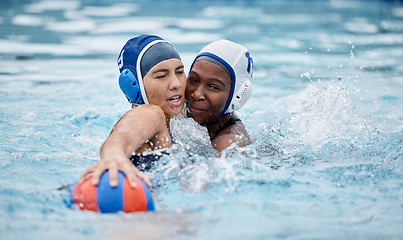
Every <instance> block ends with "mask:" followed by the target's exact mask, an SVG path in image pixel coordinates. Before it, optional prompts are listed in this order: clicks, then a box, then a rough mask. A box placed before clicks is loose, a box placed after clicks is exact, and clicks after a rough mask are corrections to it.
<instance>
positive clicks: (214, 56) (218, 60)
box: [186, 40, 253, 151]
mask: <svg viewBox="0 0 403 240" xmlns="http://www.w3.org/2000/svg"><path fill="white" fill-rule="evenodd" d="M252 75H253V61H252V58H251V57H250V54H249V52H248V50H247V49H246V48H245V47H243V46H241V45H239V44H236V43H234V42H231V41H228V40H220V41H215V42H212V43H210V44H208V45H207V46H205V47H204V48H203V49H202V50H201V51H200V52H199V54H198V55H197V56H196V58H195V60H194V61H193V64H192V66H191V68H190V73H189V76H188V79H187V85H186V107H187V115H188V117H191V118H193V119H194V120H195V121H197V122H198V123H200V124H202V125H204V126H206V128H207V130H208V132H209V135H210V140H211V144H212V146H213V147H214V148H215V149H217V150H218V151H222V150H224V149H226V148H227V147H228V146H230V145H231V144H234V143H235V144H237V145H238V146H241V147H243V146H246V145H248V144H250V143H251V140H250V137H249V135H248V133H247V131H246V129H245V126H244V125H243V124H242V121H241V120H240V119H239V118H238V117H237V116H236V114H235V113H234V111H236V110H238V109H240V108H241V107H242V106H243V105H244V104H245V103H246V101H247V100H248V99H249V97H250V95H251V93H252V84H251V79H252Z"/></svg>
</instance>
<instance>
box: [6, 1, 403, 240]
mask: <svg viewBox="0 0 403 240" xmlns="http://www.w3.org/2000/svg"><path fill="white" fill-rule="evenodd" d="M402 29H403V6H402V5H401V3H400V1H375V0H374V1H347V0H346V1H339V0H332V1H327V0H326V1H302V0H301V1H298V0H295V1H291V0H289V1H263V0H262V1H246V0H245V1H186V0H183V1H157V0H155V1H111V0H110V1H106V0H105V1H83V0H82V1H73V0H72V1H41V0H39V1H29V0H25V1H11V0H8V1H2V2H1V3H0V86H1V88H0V100H1V101H0V133H1V135H0V173H1V178H0V239H2V240H3V239H4V240H5V239H58V240H64V239H74V240H77V239H402V238H403V230H402V229H403V190H402V189H403V150H402V145H403V144H402V141H403V62H402V59H403V58H402V56H403V30H402ZM141 33H153V34H158V35H161V36H162V37H164V38H166V39H167V40H169V41H171V42H172V43H173V44H174V45H175V46H176V48H177V49H178V51H179V52H180V54H181V56H182V57H183V61H184V63H185V65H186V67H187V68H188V67H189V64H190V63H191V61H192V58H193V57H194V56H195V55H196V53H197V52H198V51H199V50H200V49H201V48H202V47H203V46H204V45H205V44H207V43H209V42H211V41H214V40H217V39H220V38H227V39H230V40H233V41H235V42H238V43H240V44H242V45H245V46H246V47H247V48H248V49H249V50H250V52H251V55H252V57H253V58H254V63H255V71H254V80H253V84H254V86H253V95H252V97H251V99H250V100H249V102H248V103H247V104H246V105H245V107H243V108H242V109H241V110H240V111H239V115H240V117H241V118H242V119H243V121H244V123H245V125H246V126H247V128H248V131H249V132H250V133H251V135H252V136H253V137H254V139H255V142H254V143H253V144H252V145H251V146H249V147H246V148H244V149H241V150H233V149H229V150H228V151H227V152H226V154H228V155H230V156H229V157H227V158H224V157H222V158H217V157H214V156H213V151H212V150H211V148H209V147H208V145H207V144H205V143H204V140H205V139H204V136H205V135H204V132H203V129H201V128H200V127H198V126H196V125H194V123H193V122H192V121H191V120H183V119H175V120H174V121H173V122H172V124H173V126H174V128H173V132H174V134H175V136H176V137H177V139H178V144H176V145H175V146H173V147H172V149H171V154H170V155H169V156H164V157H162V159H161V161H160V162H159V163H158V165H157V166H156V167H155V169H153V170H152V171H151V172H150V173H149V175H150V176H151V177H152V182H153V184H154V186H155V187H154V194H155V195H156V207H157V210H158V211H157V212H155V213H137V214H122V213H120V214H104V215H102V214H97V213H92V212H80V211H75V210H71V209H68V208H67V207H66V205H65V204H64V200H65V199H66V193H65V192H64V191H59V190H57V189H58V188H59V187H61V186H63V185H66V184H70V183H73V182H75V181H76V180H77V178H78V176H79V175H80V173H81V172H82V171H83V170H84V169H85V168H86V167H88V166H90V165H92V164H94V163H95V162H96V161H97V160H98V159H99V148H100V146H101V144H102V142H103V141H104V140H105V138H106V137H107V136H108V134H109V132H110V130H111V129H112V127H113V125H114V123H115V122H116V121H117V120H118V119H119V118H120V116H121V115H122V114H123V113H124V112H125V111H126V110H128V109H129V104H128V103H127V102H126V100H125V98H124V96H123V94H121V92H120V90H119V88H118V85H117V73H118V70H117V67H116V57H117V54H118V52H119V50H120V48H121V47H122V46H123V44H124V43H125V42H126V40H128V39H129V38H131V37H133V36H135V35H138V34H141Z"/></svg>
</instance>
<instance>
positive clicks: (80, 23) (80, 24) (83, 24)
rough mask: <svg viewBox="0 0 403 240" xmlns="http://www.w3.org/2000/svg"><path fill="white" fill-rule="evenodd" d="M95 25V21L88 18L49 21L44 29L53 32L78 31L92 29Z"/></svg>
mask: <svg viewBox="0 0 403 240" xmlns="http://www.w3.org/2000/svg"><path fill="white" fill-rule="evenodd" d="M95 26H96V23H95V21H93V20H89V19H82V20H72V21H62V22H49V23H46V25H45V29H47V30H51V31H55V32H66V33H80V32H89V31H92V30H93V29H94V28H95Z"/></svg>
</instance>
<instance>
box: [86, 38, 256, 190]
mask: <svg viewBox="0 0 403 240" xmlns="http://www.w3.org/2000/svg"><path fill="white" fill-rule="evenodd" d="M118 66H119V70H120V72H121V74H120V77H119V85H120V88H121V89H122V91H123V93H124V94H125V95H126V97H127V99H128V101H129V102H130V103H132V104H133V108H132V109H131V110H130V111H128V113H126V114H125V115H124V116H123V117H122V118H121V119H120V120H119V122H118V123H117V124H116V126H115V127H114V129H113V130H112V132H111V134H110V136H109V137H108V138H107V140H106V141H105V143H104V144H103V146H102V148H101V154H100V155H101V161H99V162H98V163H97V164H95V165H94V166H92V167H90V168H88V169H86V170H85V171H84V172H83V173H82V175H81V180H83V179H84V177H85V176H86V175H87V174H88V173H90V172H94V173H93V183H94V184H97V181H98V180H99V176H100V175H101V174H102V173H103V172H104V171H105V170H109V174H110V184H111V186H114V185H116V184H117V182H116V175H117V171H118V170H121V171H123V172H124V173H125V174H126V177H127V178H128V180H129V182H130V183H131V184H132V186H133V187H134V186H135V182H134V180H135V175H137V176H139V177H140V178H142V179H143V181H144V182H145V183H146V184H147V185H148V186H151V183H150V181H149V179H148V177H147V176H145V175H143V174H142V172H141V171H139V170H138V169H137V168H136V167H134V166H133V164H132V163H131V161H128V160H129V158H132V159H131V160H132V161H133V156H132V153H136V154H135V155H139V154H142V153H144V152H145V151H150V150H157V149H162V148H166V147H169V146H170V145H171V138H170V135H169V119H170V118H171V117H172V116H175V115H179V114H183V111H182V109H184V108H183V107H184V96H185V93H184V88H185V84H186V79H185V81H184V80H183V78H184V74H183V65H182V63H181V61H180V58H179V55H178V53H177V52H176V50H175V49H174V48H173V46H172V45H170V44H169V43H167V42H166V41H163V40H162V39H160V38H159V37H156V36H149V35H142V36H140V37H137V38H133V39H131V40H129V41H128V42H127V43H126V45H125V46H124V47H123V49H122V51H121V53H120V54H119V58H118ZM252 69H253V62H252V58H251V57H250V55H249V52H248V50H247V49H246V48H244V47H242V46H241V45H238V44H236V43H233V42H231V41H228V40H220V41H216V42H213V43H211V44H209V45H207V46H206V47H204V48H203V49H202V50H201V52H200V53H199V54H198V56H197V57H196V58H195V60H194V62H193V64H192V67H191V70H190V73H189V77H188V81H187V87H186V100H187V109H186V110H187V115H188V116H189V117H192V118H194V120H195V121H197V122H199V123H200V124H202V125H204V126H206V128H207V129H208V131H209V134H210V138H211V142H212V145H213V147H214V148H216V149H217V150H219V151H221V150H223V149H225V148H227V147H228V146H230V145H231V144H234V143H235V144H237V145H238V146H246V145H248V144H250V142H251V141H250V138H249V135H248V133H247V131H246V129H245V127H244V125H243V124H242V121H241V120H240V119H239V118H238V117H237V116H236V115H235V113H233V112H234V111H236V110H238V109H239V108H241V107H242V106H243V105H244V104H245V103H246V101H247V100H248V99H249V97H250V95H251V91H252V88H251V87H252V86H251V78H252V72H253V70H252ZM163 122H164V124H163ZM143 132H144V134H142V133H143ZM133 163H135V160H134V161H133ZM132 180H133V182H132Z"/></svg>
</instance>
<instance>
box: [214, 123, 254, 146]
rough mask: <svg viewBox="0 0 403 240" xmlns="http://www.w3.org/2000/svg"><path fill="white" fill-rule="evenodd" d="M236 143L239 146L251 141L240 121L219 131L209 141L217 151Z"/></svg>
mask: <svg viewBox="0 0 403 240" xmlns="http://www.w3.org/2000/svg"><path fill="white" fill-rule="evenodd" d="M233 143H236V144H237V145H238V146H240V147H245V146H247V145H249V144H251V143H252V141H251V138H250V136H249V134H248V132H247V131H246V128H245V126H244V125H243V124H242V123H238V124H234V125H231V126H229V127H227V128H226V129H224V130H223V131H221V132H220V133H219V134H218V135H217V136H216V137H215V138H214V140H213V141H212V142H211V144H212V146H213V147H214V148H215V149H217V150H218V151H222V150H224V149H226V148H227V147H229V146H231V145H232V144H233Z"/></svg>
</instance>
